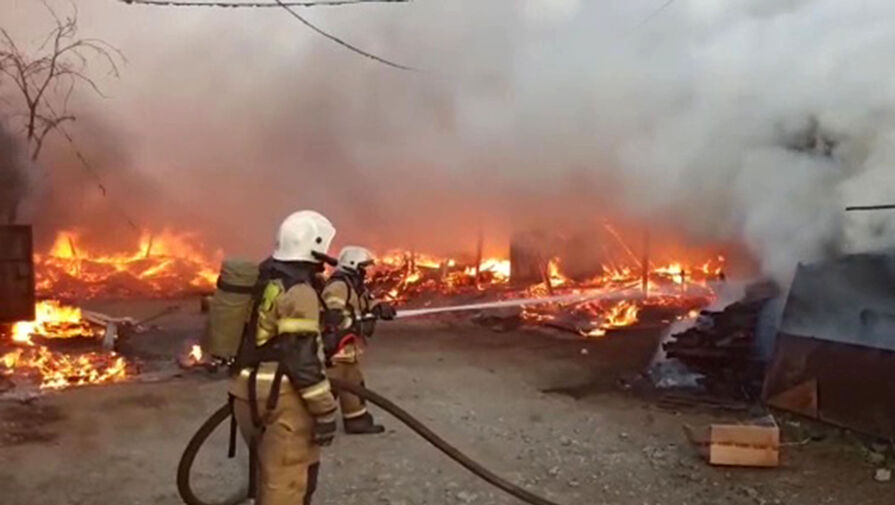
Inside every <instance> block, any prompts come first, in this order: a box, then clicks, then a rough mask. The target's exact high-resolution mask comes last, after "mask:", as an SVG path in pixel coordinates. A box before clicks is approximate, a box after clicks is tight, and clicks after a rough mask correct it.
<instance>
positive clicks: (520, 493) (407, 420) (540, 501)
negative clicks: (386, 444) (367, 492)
mask: <svg viewBox="0 0 895 505" xmlns="http://www.w3.org/2000/svg"><path fill="white" fill-rule="evenodd" d="M329 380H330V383H331V384H332V386H333V387H334V388H336V389H338V390H341V391H347V392H349V393H352V394H354V395H356V396H359V397H361V398H363V399H365V400H367V401H369V402H370V403H372V404H374V405H376V406H378V407H380V408H382V409H383V410H385V411H386V412H388V413H389V414H391V415H393V416H395V417H396V418H398V420H399V421H401V422H402V423H404V424H405V425H407V427H409V428H410V429H412V430H413V431H415V432H416V433H417V434H418V435H420V436H421V437H423V438H424V439H426V441H427V442H429V443H430V444H432V445H434V446H435V447H436V448H437V449H438V450H440V451H441V452H443V453H445V454H446V455H447V456H448V457H450V458H451V459H453V460H454V461H456V462H457V463H459V464H460V465H462V466H463V467H464V468H466V469H467V470H469V471H470V472H472V473H474V474H475V475H477V476H478V477H479V478H481V479H483V480H485V481H487V482H488V483H490V484H491V485H493V486H495V487H497V488H500V489H502V490H503V491H505V492H507V493H509V494H510V495H512V496H514V497H516V498H518V499H520V500H522V501H524V502H526V503H530V504H531V505H558V504H557V503H555V502H552V501H550V500H547V499H546V498H541V497H540V496H538V495H536V494H533V493H531V492H529V491H527V490H525V489H523V488H521V487H519V486H517V485H515V484H513V483H511V482H509V481H507V480H505V479H504V478H502V477H500V476H498V475H497V474H495V473H494V472H492V471H491V470H489V469H487V468H485V467H484V466H482V465H481V464H480V463H478V462H477V461H474V460H473V459H471V458H470V457H469V456H467V455H466V454H463V453H462V452H460V450H459V449H457V448H456V447H454V446H452V445H451V444H449V443H447V442H446V441H445V440H444V439H443V438H441V437H440V436H438V435H437V434H436V433H435V432H433V431H432V430H430V429H429V428H428V427H426V425H424V424H423V423H421V422H420V421H419V420H418V419H416V418H415V417H413V416H412V415H410V414H409V413H408V412H407V411H406V410H404V409H402V408H401V407H399V406H397V405H395V404H394V403H393V402H392V401H391V400H389V399H388V398H385V397H383V396H381V395H379V394H378V393H375V392H373V391H370V390H369V389H367V388H365V387H362V386H358V385H356V384H351V383H348V382H345V381H343V380H341V379H337V378H332V377H331V378H330V379H329ZM229 417H230V406H229V405H228V404H224V406H222V407H221V408H219V409H218V410H217V411H215V413H214V414H212V415H211V417H209V418H208V420H207V421H205V423H204V424H202V426H201V427H199V430H198V431H197V432H196V434H195V435H193V438H191V439H190V442H189V443H188V444H187V446H186V449H185V450H184V451H183V455H182V456H181V457H180V464H178V465H177V490H178V491H179V492H180V497H181V498H182V499H183V501H184V503H186V504H187V505H236V504H238V503H241V502H242V501H244V500H245V499H246V498H247V497H245V496H240V497H235V498H231V499H228V500H226V501H224V502H220V503H214V504H212V503H208V502H204V501H202V500H201V499H199V497H198V496H196V494H195V493H194V492H193V489H192V486H191V484H190V469H191V468H192V466H193V462H194V461H195V459H196V455H197V454H198V453H199V449H200V448H201V447H202V445H203V444H204V443H205V441H206V440H207V439H208V437H209V436H211V434H212V433H213V432H214V430H215V429H216V428H217V427H218V426H219V425H220V424H221V423H223V422H224V421H226V420H227V419H228V418H229Z"/></svg>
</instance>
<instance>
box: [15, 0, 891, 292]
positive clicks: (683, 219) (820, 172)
mask: <svg viewBox="0 0 895 505" xmlns="http://www.w3.org/2000/svg"><path fill="white" fill-rule="evenodd" d="M35 3H36V2H30V1H28V2H25V1H22V0H16V1H13V2H11V7H8V6H7V4H4V6H3V7H0V12H2V13H3V16H2V18H3V19H4V20H5V19H7V18H8V16H7V15H6V14H7V12H5V11H12V12H11V14H14V15H15V16H12V17H18V18H21V19H24V20H25V22H24V23H22V25H23V26H28V27H30V26H32V25H37V24H38V21H39V20H40V19H41V16H42V15H43V14H42V12H41V10H40V9H39V8H38V7H37V6H34V5H33V4H35ZM664 3H665V2H664V1H659V0H655V1H647V0H642V1H641V0H637V1H630V0H606V1H601V2H583V1H576V0H526V1H524V2H520V1H517V0H490V1H488V2H481V1H476V0H454V1H451V2H444V1H439V0H416V1H414V2H412V3H410V4H398V5H370V6H360V7H344V8H339V9H320V8H318V9H307V10H303V11H302V13H304V14H305V15H307V16H308V17H309V18H310V19H312V20H313V21H314V22H317V23H319V24H320V25H321V26H323V27H325V28H327V29H330V30H333V31H336V32H338V33H339V34H340V35H341V36H343V37H345V38H346V39H348V40H350V41H352V42H353V43H356V44H358V45H360V46H362V47H364V48H367V49H370V50H372V51H374V52H377V53H379V54H382V55H385V56H387V57H389V58H391V59H394V60H397V61H400V62H402V63H406V64H409V65H413V66H415V67H419V68H421V69H424V71H422V72H417V73H407V72H400V71H396V70H393V69H390V68H387V67H384V66H382V65H379V64H376V63H373V62H371V61H369V60H366V59H362V58H360V57H358V56H356V55H353V54H351V53H349V52H347V51H346V50H345V49H343V48H341V47H338V46H336V45H334V44H332V43H331V42H328V41H325V40H322V39H320V38H319V37H316V36H314V35H313V34H311V33H309V32H308V31H307V30H306V29H304V28H303V27H302V26H301V25H300V24H298V23H297V22H296V21H295V20H294V19H291V18H290V17H288V16H287V15H285V13H283V12H280V11H278V10H277V9H265V10H259V9H255V10H249V9H246V10H214V9H199V10H182V9H176V10H175V9H160V8H149V7H138V6H127V5H124V4H119V3H112V2H84V5H83V6H81V13H80V15H81V19H82V31H83V33H85V34H90V35H91V36H99V37H102V38H104V39H106V40H108V41H110V42H112V43H114V44H116V45H117V46H118V47H119V48H120V49H121V50H122V51H124V53H125V54H126V55H127V57H128V59H129V64H128V65H127V68H126V69H125V70H124V73H123V78H122V79H121V80H120V81H109V82H103V86H104V88H105V89H107V90H108V92H109V94H110V98H108V99H105V100H93V99H82V100H81V101H80V102H79V103H77V104H75V105H77V106H79V107H82V108H83V109H86V110H89V111H90V114H91V115H92V116H94V117H97V118H102V119H101V120H99V119H98V120H97V121H96V122H97V124H103V125H107V126H106V128H108V129H109V130H110V132H112V133H113V134H112V135H111V137H107V138H105V139H102V140H101V139H98V138H97V135H96V134H95V133H94V132H93V131H91V130H86V131H82V130H78V131H77V138H78V139H79V141H80V142H82V143H84V144H86V145H88V146H89V147H86V148H85V149H88V150H90V151H91V152H99V151H102V150H101V149H96V148H95V147H93V146H95V145H101V144H102V143H109V142H110V140H109V139H110V138H111V139H114V143H115V147H116V149H117V151H119V152H121V153H122V155H121V156H120V157H117V158H118V159H120V164H117V165H115V164H109V163H106V164H104V165H103V170H104V174H105V177H107V178H109V179H112V180H118V176H119V175H120V174H139V176H131V175H129V176H127V177H123V178H121V180H122V183H121V184H120V186H121V187H120V188H118V189H116V192H118V194H119V195H121V194H122V193H124V195H125V196H123V197H122V196H119V197H118V198H125V199H126V200H127V207H128V209H129V210H130V212H131V214H133V215H136V216H139V218H140V219H143V220H145V221H146V223H147V225H148V224H156V223H161V222H169V223H176V224H179V225H181V226H185V227H189V228H195V229H198V230H203V231H207V232H206V233H205V235H206V236H207V237H208V238H209V240H210V241H212V242H214V243H216V244H220V245H222V246H224V247H225V248H226V250H227V251H228V252H232V253H251V254H256V255H257V254H263V252H264V250H265V249H266V248H267V247H269V245H270V242H271V239H270V237H271V235H272V233H271V231H272V229H273V228H274V227H275V226H276V223H277V221H278V220H279V219H280V218H281V217H282V216H284V215H285V214H287V213H288V212H290V211H291V210H294V209H298V208H305V207H313V208H317V209H319V210H321V211H323V212H325V213H326V214H328V215H330V216H331V217H332V219H333V220H334V222H335V224H336V225H337V227H338V228H339V239H340V240H341V241H342V242H343V243H344V242H360V243H365V244H370V245H372V246H374V247H384V246H404V247H420V248H424V249H440V250H442V251H447V250H450V248H457V247H460V248H468V247H471V246H472V244H473V243H474V240H475V239H474V237H475V235H476V234H477V232H478V229H479V228H480V227H482V228H484V229H485V230H486V235H487V236H488V237H489V240H490V241H499V240H505V238H506V235H508V233H509V230H512V229H513V228H517V227H527V226H532V225H540V226H551V227H567V226H569V227H571V226H582V225H592V224H593V223H596V222H598V221H599V220H600V219H601V218H603V217H605V216H607V215H608V216H609V217H617V216H618V215H619V214H621V215H623V216H624V217H626V218H628V219H635V220H640V221H645V222H649V223H651V226H653V227H654V228H656V229H659V230H662V231H668V230H674V231H675V232H676V233H679V234H681V236H682V237H685V238H686V239H687V240H688V241H694V242H696V241H704V242H708V243H711V242H740V243H742V244H744V245H745V246H746V247H747V248H748V249H749V250H750V251H751V252H752V253H753V254H754V255H755V256H756V257H757V258H758V260H759V262H760V263H761V266H762V268H763V269H764V271H765V272H766V273H769V274H771V275H773V276H775V277H776V278H778V279H780V280H782V281H784V282H788V280H789V277H790V276H791V272H792V268H793V266H794V265H795V263H796V262H798V261H808V260H813V259H818V258H822V257H825V256H828V255H833V254H838V253H841V252H849V251H860V250H866V249H871V248H878V247H884V246H887V245H891V244H892V243H893V227H895V218H893V217H892V215H889V214H886V213H875V214H863V215H848V216H846V215H845V214H844V213H843V209H844V207H845V205H846V204H858V203H877V202H881V201H883V202H884V201H888V200H892V199H895V195H892V190H891V188H893V187H895V186H893V182H895V180H893V179H895V171H893V170H892V168H891V167H892V166H893V161H895V114H893V112H895V107H893V103H895V102H893V98H895V77H893V76H892V75H891V72H890V71H889V69H888V67H889V65H887V62H888V58H889V55H890V52H891V48H892V47H893V46H895V25H893V24H892V23H891V22H890V20H891V19H892V16H893V14H895V4H893V3H892V2H890V1H888V0H871V1H866V2H861V4H860V5H852V4H853V3H850V2H842V1H841V0H799V1H796V0H790V1H785V0H734V1H727V2H715V1H709V0H677V1H675V2H673V3H671V4H669V5H668V6H667V7H666V8H664V9H662V10H661V12H658V13H656V14H655V15H651V13H653V12H655V10H656V9H657V8H658V7H659V6H661V5H662V4H664ZM644 20H646V21H644ZM4 23H5V21H4ZM57 148H58V149H59V150H60V152H61V153H62V154H57V155H56V156H57V158H55V159H62V158H64V148H65V146H64V145H59V146H57ZM70 165H71V164H70ZM71 169H72V170H76V169H77V167H74V166H72V167H71ZM146 179H149V180H150V181H152V183H151V184H147V183H145V181H146ZM128 181H130V182H133V181H141V183H140V184H128ZM85 191H86V190H85ZM38 219H43V218H42V217H41V216H40V215H39V216H38ZM458 243H462V244H469V246H466V245H463V246H458V245H457V244H458Z"/></svg>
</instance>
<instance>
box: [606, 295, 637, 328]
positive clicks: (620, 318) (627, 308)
mask: <svg viewBox="0 0 895 505" xmlns="http://www.w3.org/2000/svg"><path fill="white" fill-rule="evenodd" d="M639 313H640V307H638V306H637V304H636V303H634V302H631V301H628V300H622V301H620V302H618V303H617V304H615V305H613V306H612V307H610V308H609V310H608V311H606V314H605V315H604V317H605V322H604V323H603V328H604V329H606V328H624V327H625V326H631V325H633V324H636V323H637V315H638V314H639Z"/></svg>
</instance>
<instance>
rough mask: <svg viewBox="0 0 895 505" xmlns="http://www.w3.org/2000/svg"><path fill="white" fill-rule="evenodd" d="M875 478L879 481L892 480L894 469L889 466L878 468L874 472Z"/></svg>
mask: <svg viewBox="0 0 895 505" xmlns="http://www.w3.org/2000/svg"><path fill="white" fill-rule="evenodd" d="M873 480H875V481H877V482H889V481H891V480H892V470H890V469H888V468H877V469H876V473H874V474H873Z"/></svg>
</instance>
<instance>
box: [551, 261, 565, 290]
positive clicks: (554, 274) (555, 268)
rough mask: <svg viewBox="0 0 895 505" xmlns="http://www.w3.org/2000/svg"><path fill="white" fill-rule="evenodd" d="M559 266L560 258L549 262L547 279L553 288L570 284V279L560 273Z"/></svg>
mask: <svg viewBox="0 0 895 505" xmlns="http://www.w3.org/2000/svg"><path fill="white" fill-rule="evenodd" d="M559 264H560V260H559V258H552V259H551V260H550V261H548V262H547V278H548V279H550V286H552V287H558V286H562V285H563V284H566V283H568V282H569V278H568V277H566V276H565V275H563V273H562V272H561V271H560V268H559Z"/></svg>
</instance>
